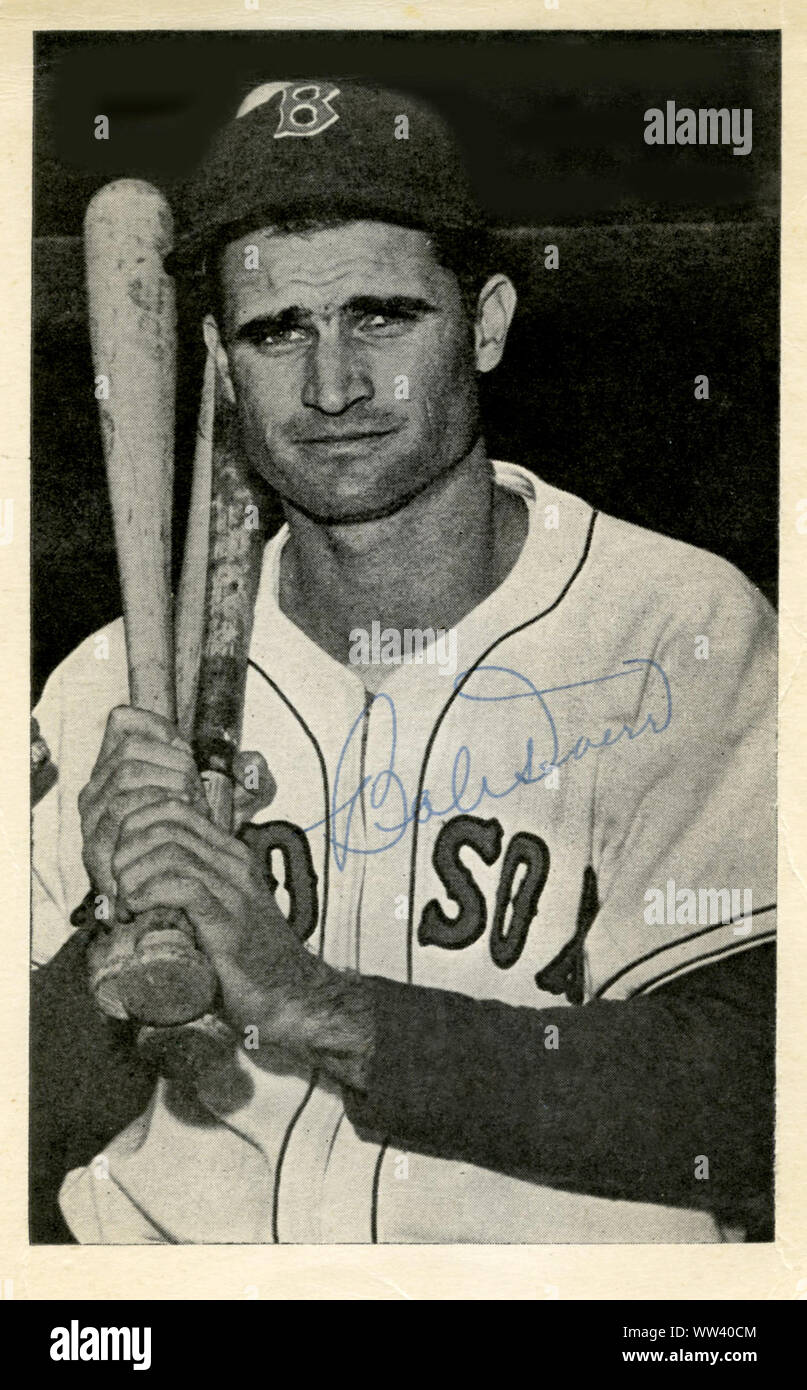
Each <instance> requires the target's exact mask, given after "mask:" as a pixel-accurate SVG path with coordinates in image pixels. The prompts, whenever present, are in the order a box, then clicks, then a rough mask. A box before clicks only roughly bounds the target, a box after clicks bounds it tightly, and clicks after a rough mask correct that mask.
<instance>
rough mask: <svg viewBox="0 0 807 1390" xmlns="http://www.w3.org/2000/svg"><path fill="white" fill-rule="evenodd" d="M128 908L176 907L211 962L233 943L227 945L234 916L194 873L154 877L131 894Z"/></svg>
mask: <svg viewBox="0 0 807 1390" xmlns="http://www.w3.org/2000/svg"><path fill="white" fill-rule="evenodd" d="M129 905H130V907H131V908H132V910H133V911H134V912H135V913H140V912H148V911H150V910H151V909H152V908H156V907H160V908H178V909H179V910H181V911H182V912H184V913H185V915H186V917H187V918H188V919H189V921H190V922H191V924H192V925H193V927H194V928H195V930H196V932H197V933H198V936H199V940H200V941H201V943H202V946H203V947H204V948H205V950H207V952H208V954H209V955H210V956H211V957H212V958H213V959H214V960H215V957H216V955H217V954H219V953H223V952H225V951H226V949H227V946H228V944H233V945H234V942H233V943H228V935H231V933H230V922H231V918H232V916H233V915H234V914H232V913H230V912H228V910H227V907H226V906H225V904H224V903H222V901H221V899H220V898H219V897H217V895H216V894H215V893H214V892H211V890H210V888H209V887H208V886H207V884H206V883H205V882H204V880H203V879H202V878H201V877H200V876H199V875H197V874H175V873H168V874H161V873H158V874H155V875H154V877H153V878H150V879H146V880H145V882H144V883H142V884H141V886H140V888H139V890H138V892H137V893H136V894H132V897H131V899H130V903H129Z"/></svg>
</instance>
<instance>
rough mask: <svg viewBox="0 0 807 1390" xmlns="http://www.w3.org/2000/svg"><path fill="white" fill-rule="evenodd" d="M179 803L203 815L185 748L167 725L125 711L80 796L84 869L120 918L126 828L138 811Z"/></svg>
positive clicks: (110, 729) (110, 727) (116, 716)
mask: <svg viewBox="0 0 807 1390" xmlns="http://www.w3.org/2000/svg"><path fill="white" fill-rule="evenodd" d="M169 797H174V798H176V799H177V800H178V801H181V802H183V803H184V804H187V805H189V806H190V805H195V806H197V808H198V809H199V811H200V812H201V811H202V810H203V807H204V805H205V801H204V790H203V788H202V783H201V779H200V777H199V773H198V771H197V768H196V764H195V762H194V759H193V754H192V752H191V750H190V748H189V747H188V745H187V744H186V743H184V742H183V740H182V739H181V738H180V737H179V734H178V732H177V730H176V728H175V727H174V725H173V724H171V723H170V722H169V721H168V720H167V719H163V718H162V717H161V716H160V715H158V714H150V713H148V712H147V711H146V710H140V709H133V708H131V707H130V706H128V705H121V706H119V707H118V708H117V709H113V710H112V713H111V714H110V716H109V719H108V720H107V726H106V731H105V733H104V741H103V743H102V745H101V751H100V753H99V754H98V758H97V761H96V764H95V767H94V768H93V770H92V774H91V776H90V780H89V782H88V783H87V785H86V786H85V787H83V788H82V790H81V791H80V792H79V798H78V809H79V814H80V816H81V836H82V843H83V851H82V853H83V859H84V867H85V869H86V870H87V873H88V874H89V877H90V881H91V883H92V884H93V887H94V888H95V889H96V891H97V892H98V893H103V894H104V895H105V896H106V897H108V898H109V899H110V916H111V917H112V916H114V915H115V898H116V889H115V878H114V874H113V872H112V855H113V853H114V850H115V846H116V844H117V842H118V835H119V833H120V828H121V825H122V823H123V821H124V819H125V818H126V816H128V815H130V814H131V813H132V812H133V811H136V810H139V809H141V808H143V807H146V806H152V805H156V804H158V803H160V802H164V801H165V800H166V799H167V798H169Z"/></svg>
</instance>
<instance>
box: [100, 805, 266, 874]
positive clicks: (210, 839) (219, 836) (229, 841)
mask: <svg viewBox="0 0 807 1390" xmlns="http://www.w3.org/2000/svg"><path fill="white" fill-rule="evenodd" d="M155 822H164V823H165V824H166V825H167V826H168V827H170V828H173V826H174V825H176V826H185V827H186V829H188V830H189V831H191V832H192V833H193V834H194V835H196V836H197V837H198V838H199V840H200V841H201V842H202V843H203V844H204V846H205V848H206V849H210V850H212V851H213V852H214V853H217V854H229V855H232V856H233V857H234V858H235V859H237V860H238V861H239V863H241V864H249V863H250V854H249V850H248V849H247V847H246V845H242V843H241V841H240V840H236V839H235V837H234V836H233V835H228V834H227V832H226V831H225V830H221V829H219V827H218V826H217V825H215V824H214V823H213V821H211V820H209V819H208V818H207V816H205V815H203V814H202V813H201V811H200V810H198V809H197V808H196V807H195V806H193V805H189V804H188V803H187V802H186V801H181V800H179V799H177V800H174V799H168V800H164V801H163V802H162V803H161V805H151V806H142V807H138V808H137V809H135V810H133V811H132V813H131V815H130V816H127V817H126V820H125V822H124V823H123V824H122V825H121V838H122V839H123V838H124V837H125V838H127V839H128V837H129V836H131V835H137V834H139V833H140V832H141V831H143V830H146V829H148V827H149V826H151V825H153V824H154V823H155Z"/></svg>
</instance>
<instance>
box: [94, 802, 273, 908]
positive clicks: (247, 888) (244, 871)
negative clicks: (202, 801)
mask: <svg viewBox="0 0 807 1390" xmlns="http://www.w3.org/2000/svg"><path fill="white" fill-rule="evenodd" d="M204 823H205V822H202V824H204ZM239 848H241V849H245V846H240V847H239ZM160 849H165V850H167V851H169V852H170V851H171V850H173V849H176V850H177V851H179V850H184V851H186V852H187V853H188V854H189V855H190V856H192V858H193V860H194V861H198V862H199V863H201V864H203V865H205V866H206V867H208V868H209V869H211V870H212V871H213V872H214V873H215V874H216V875H217V876H218V877H220V878H222V879H223V880H224V881H225V882H226V883H227V884H229V886H230V887H231V888H235V889H236V890H237V892H239V893H244V894H247V895H250V894H251V893H252V892H253V891H254V887H255V885H254V882H253V876H252V875H253V865H252V863H251V861H250V860H249V858H248V857H246V858H244V857H241V855H240V854H239V855H236V854H232V853H230V852H229V849H223V850H222V849H213V848H212V847H211V846H210V844H209V843H207V842H206V841H205V840H204V839H202V838H201V837H200V836H199V835H198V834H196V833H195V831H194V829H192V828H189V827H188V826H186V825H182V824H180V823H179V822H178V821H177V820H176V819H173V820H171V821H165V820H161V819H160V818H159V812H158V814H157V817H156V818H155V819H154V820H153V821H152V822H151V824H150V825H148V826H145V827H143V828H141V829H140V830H138V832H137V833H136V834H129V835H121V837H120V839H119V841H118V845H117V848H116V849H115V852H114V854H113V856H112V872H113V874H114V876H115V880H116V882H117V884H118V886H119V888H120V889H122V890H125V889H126V887H131V886H132V880H131V879H130V877H129V876H128V875H127V871H128V870H129V869H130V868H132V867H133V866H135V865H137V864H140V863H142V862H143V861H145V860H147V859H148V856H149V855H150V854H152V853H155V852H157V851H159V850H160Z"/></svg>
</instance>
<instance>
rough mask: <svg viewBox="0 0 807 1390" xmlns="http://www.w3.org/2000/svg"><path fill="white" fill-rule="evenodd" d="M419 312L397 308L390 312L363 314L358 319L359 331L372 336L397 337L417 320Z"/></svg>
mask: <svg viewBox="0 0 807 1390" xmlns="http://www.w3.org/2000/svg"><path fill="white" fill-rule="evenodd" d="M417 318H418V315H417V314H410V313H406V312H405V311H404V310H396V311H395V312H390V313H375V314H362V315H361V317H360V318H359V319H357V321H356V327H357V329H358V331H359V333H362V334H364V335H366V336H367V337H370V338H397V337H399V336H400V335H401V334H402V333H406V332H407V331H408V329H409V328H410V327H411V326H412V324H413V323H415V321H416V320H417Z"/></svg>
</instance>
